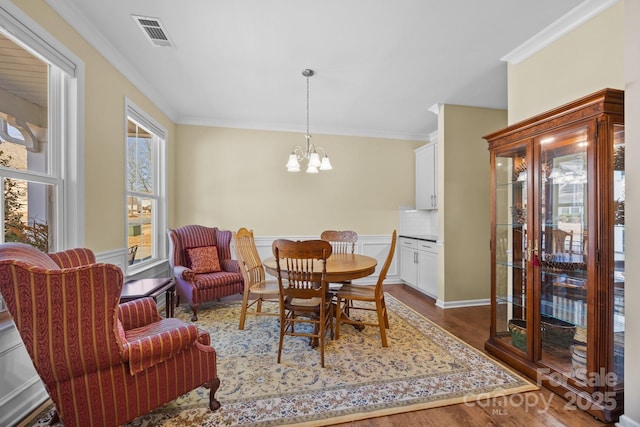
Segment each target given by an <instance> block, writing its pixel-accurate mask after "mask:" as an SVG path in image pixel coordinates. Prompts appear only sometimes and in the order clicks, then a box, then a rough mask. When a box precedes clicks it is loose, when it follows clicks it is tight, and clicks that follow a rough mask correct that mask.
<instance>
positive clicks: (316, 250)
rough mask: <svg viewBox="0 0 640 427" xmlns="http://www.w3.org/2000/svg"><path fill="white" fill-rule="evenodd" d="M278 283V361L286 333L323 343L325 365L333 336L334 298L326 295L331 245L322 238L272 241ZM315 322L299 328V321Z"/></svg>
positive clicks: (322, 364) (321, 352)
mask: <svg viewBox="0 0 640 427" xmlns="http://www.w3.org/2000/svg"><path fill="white" fill-rule="evenodd" d="M272 249H273V255H274V256H275V259H276V269H277V277H278V285H279V288H280V343H279V345H278V363H280V359H281V356H282V344H283V341H284V336H285V335H290V336H298V337H309V339H310V340H311V344H312V345H315V343H316V342H318V343H319V346H320V365H321V366H322V367H323V368H324V347H325V336H326V332H327V330H329V331H330V332H331V334H332V336H333V312H332V299H331V297H330V296H328V295H327V290H328V284H327V281H326V272H327V258H329V256H331V251H332V248H331V245H330V244H329V243H328V242H325V241H323V240H306V241H297V242H294V241H292V240H286V239H279V240H276V241H274V242H273V245H272ZM298 323H307V324H311V325H313V331H312V332H309V329H308V327H307V328H305V329H300V328H298V330H296V324H298Z"/></svg>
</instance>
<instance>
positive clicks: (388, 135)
mask: <svg viewBox="0 0 640 427" xmlns="http://www.w3.org/2000/svg"><path fill="white" fill-rule="evenodd" d="M176 124H179V125H186V126H212V127H221V128H231V129H245V130H263V131H273V132H300V133H304V132H305V130H304V129H303V128H302V127H301V126H300V123H298V124H295V125H294V124H290V123H264V122H247V121H244V120H242V121H239V120H232V119H210V118H207V117H196V116H182V117H180V119H179V120H178V121H177V122H176ZM311 135H339V136H354V137H367V138H383V139H400V140H407V141H428V140H429V133H428V132H424V133H399V132H387V131H381V130H375V129H374V130H371V129H367V130H365V129H346V128H323V127H317V126H315V127H314V128H313V129H312V132H311Z"/></svg>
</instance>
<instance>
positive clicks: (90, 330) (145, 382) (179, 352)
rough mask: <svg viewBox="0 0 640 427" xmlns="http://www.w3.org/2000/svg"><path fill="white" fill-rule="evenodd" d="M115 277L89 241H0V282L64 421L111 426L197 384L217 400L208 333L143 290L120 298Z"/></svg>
mask: <svg viewBox="0 0 640 427" xmlns="http://www.w3.org/2000/svg"><path fill="white" fill-rule="evenodd" d="M122 284H123V276H122V271H121V270H120V268H118V267H117V266H115V265H111V264H96V263H95V256H94V255H93V253H92V252H91V250H89V249H74V250H69V251H65V252H58V253H54V254H50V255H49V256H47V254H45V253H43V252H40V251H39V250H37V249H35V248H34V247H32V246H29V245H25V244H22V243H5V244H1V245H0V291H1V292H2V296H3V298H4V300H5V302H6V304H7V307H8V308H9V312H10V313H11V316H12V317H13V321H14V322H15V325H16V328H17V329H18V331H19V333H20V336H21V337H22V340H23V342H24V345H25V347H26V349H27V352H28V353H29V355H30V356H31V359H32V361H33V364H34V366H35V368H36V371H37V372H38V374H39V375H40V378H41V379H42V381H43V382H44V384H45V386H46V389H47V392H48V393H49V396H50V397H51V400H52V401H53V403H54V404H55V407H56V411H57V415H58V416H59V418H60V419H61V420H62V422H63V423H64V425H65V427H70V426H81V427H84V426H117V425H121V424H123V423H126V422H128V421H130V420H132V419H134V418H136V417H138V416H140V415H143V414H146V413H147V412H149V411H151V410H152V409H154V408H156V407H158V406H160V405H163V404H164V403H166V402H169V401H171V400H173V399H175V398H177V397H178V396H180V395H182V394H184V393H186V392H188V391H190V390H192V389H194V388H196V387H199V386H201V385H204V386H208V387H211V391H210V397H209V407H210V408H211V409H212V410H216V409H218V408H219V406H220V403H219V402H218V401H217V400H216V399H215V392H216V390H217V389H218V387H219V384H220V381H219V379H218V377H217V372H216V352H215V350H214V349H213V348H212V347H211V346H210V345H209V336H208V334H206V333H203V332H202V331H199V330H198V329H197V328H196V327H195V326H194V325H193V324H187V323H185V322H182V321H180V320H179V319H174V318H169V319H163V318H161V316H160V314H159V313H158V309H157V307H156V304H155V302H154V301H153V299H152V298H143V299H139V300H135V301H131V302H128V303H125V304H122V305H120V304H119V300H120V292H121V290H122Z"/></svg>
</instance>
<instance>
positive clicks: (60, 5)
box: [45, 0, 177, 122]
mask: <svg viewBox="0 0 640 427" xmlns="http://www.w3.org/2000/svg"><path fill="white" fill-rule="evenodd" d="M45 2H46V3H47V4H48V5H49V7H51V8H52V9H53V10H55V11H56V12H57V13H58V14H59V15H60V16H61V17H62V18H63V19H64V20H65V21H67V23H68V24H69V25H71V27H73V28H74V29H75V30H76V31H77V32H78V33H79V34H80V35H81V36H82V37H83V38H84V39H85V40H86V41H87V42H88V43H89V44H90V45H91V46H93V47H94V48H95V49H96V50H97V51H98V52H99V53H100V54H101V55H102V56H103V57H104V58H105V59H106V60H107V62H109V63H110V64H111V65H113V66H114V67H115V68H116V69H117V70H118V71H119V72H120V73H122V75H123V76H124V77H125V78H126V79H128V80H129V81H130V82H131V83H132V84H133V85H134V86H135V87H136V88H138V90H139V91H140V92H142V94H144V95H145V96H146V97H147V98H149V99H150V100H151V101H152V102H153V103H154V104H155V105H156V107H158V108H159V109H160V111H162V112H163V113H164V114H165V115H166V116H167V117H169V119H170V120H172V121H173V122H175V121H176V117H177V114H176V112H175V110H174V109H173V108H172V107H171V106H170V105H169V103H168V102H167V101H166V99H164V97H163V96H162V95H160V94H159V93H158V92H157V91H155V90H154V89H153V88H152V87H151V86H149V84H147V81H146V79H145V78H144V77H143V76H142V74H140V73H139V72H138V70H136V69H135V68H134V67H133V66H132V65H131V63H130V62H129V61H128V60H127V59H126V58H125V57H124V56H122V55H121V54H120V52H118V50H117V49H116V48H115V47H114V46H113V44H111V42H109V40H108V39H106V38H105V37H104V35H103V34H102V33H101V32H99V31H98V30H97V29H96V27H94V26H91V25H90V21H89V19H88V18H87V17H86V16H85V15H84V14H83V13H82V12H81V11H80V10H78V8H77V7H76V6H75V5H74V4H73V3H71V2H69V1H67V0H45Z"/></svg>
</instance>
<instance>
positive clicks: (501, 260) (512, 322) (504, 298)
mask: <svg viewBox="0 0 640 427" xmlns="http://www.w3.org/2000/svg"><path fill="white" fill-rule="evenodd" d="M527 158H528V153H527V148H526V146H524V147H520V148H517V149H515V150H510V151H507V152H503V153H497V154H496V156H495V158H494V166H495V167H494V171H495V172H494V185H495V189H494V190H495V191H494V194H495V199H494V203H495V206H494V215H495V218H494V221H495V228H494V232H495V236H493V237H494V242H495V251H494V253H495V260H494V279H495V305H494V306H495V319H494V320H495V338H496V339H498V340H500V342H502V343H504V344H505V345H509V346H513V347H515V348H517V349H519V350H521V351H524V352H526V351H527V334H526V319H527V309H526V307H527V298H529V296H528V294H529V292H528V285H527V262H526V254H527V246H526V242H527V187H528V182H529V178H528V173H529V172H528V170H527V160H526V159H527Z"/></svg>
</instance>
